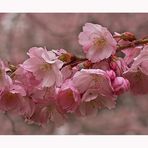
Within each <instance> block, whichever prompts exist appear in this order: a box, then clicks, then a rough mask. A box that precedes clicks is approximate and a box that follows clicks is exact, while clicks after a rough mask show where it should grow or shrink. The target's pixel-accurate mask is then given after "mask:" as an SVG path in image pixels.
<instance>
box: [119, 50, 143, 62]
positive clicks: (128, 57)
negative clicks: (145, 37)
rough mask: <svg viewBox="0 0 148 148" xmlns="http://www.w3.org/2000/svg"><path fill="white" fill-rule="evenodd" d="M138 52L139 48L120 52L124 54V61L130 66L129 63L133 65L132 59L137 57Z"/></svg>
mask: <svg viewBox="0 0 148 148" xmlns="http://www.w3.org/2000/svg"><path fill="white" fill-rule="evenodd" d="M140 51H141V48H140V47H136V48H128V49H125V50H122V52H123V53H124V54H125V57H124V61H125V62H126V64H128V65H130V64H131V63H133V61H134V58H136V57H137V56H138V55H139V53H140Z"/></svg>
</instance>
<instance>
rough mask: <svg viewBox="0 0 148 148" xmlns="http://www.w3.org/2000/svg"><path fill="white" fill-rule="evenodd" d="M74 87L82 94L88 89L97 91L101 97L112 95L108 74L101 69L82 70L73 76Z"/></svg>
mask: <svg viewBox="0 0 148 148" xmlns="http://www.w3.org/2000/svg"><path fill="white" fill-rule="evenodd" d="M73 83H74V86H75V87H76V88H77V89H78V90H79V91H80V93H84V92H85V91H86V90H88V89H90V88H91V89H98V90H99V92H100V93H101V94H103V95H112V92H113V89H112V86H111V81H110V78H109V76H108V74H107V73H106V72H105V71H103V70H101V69H82V70H81V71H78V72H76V74H75V75H74V76H73Z"/></svg>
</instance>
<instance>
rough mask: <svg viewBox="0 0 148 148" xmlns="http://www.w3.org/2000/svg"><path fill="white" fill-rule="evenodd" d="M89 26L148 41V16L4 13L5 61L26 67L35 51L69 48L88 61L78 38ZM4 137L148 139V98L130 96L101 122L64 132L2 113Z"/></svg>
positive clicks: (75, 121)
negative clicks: (29, 54) (138, 136)
mask: <svg viewBox="0 0 148 148" xmlns="http://www.w3.org/2000/svg"><path fill="white" fill-rule="evenodd" d="M86 22H92V23H98V24H101V25H103V26H106V27H107V28H108V29H109V30H110V31H111V32H112V33H113V32H119V33H122V32H124V31H130V32H133V33H135V34H136V36H137V38H142V37H144V36H147V35H148V14H143V13H141V14H140V13H139V14H136V13H127V14H125V13H124V14H120V13H116V14H112V13H105V14H104V13H71V14H70V13H65V14H62V13H60V14H58V13H48V14H40V13H35V14H33V13H31V14H30V13H28V14H21V13H18V14H15V13H8V14H2V13H1V14H0V58H2V59H4V60H7V61H10V62H11V63H13V64H18V63H21V62H23V61H24V60H25V59H26V58H27V56H26V52H27V51H28V49H29V48H30V47H33V46H43V47H47V48H48V49H59V48H64V49H66V50H68V51H71V52H72V53H74V54H77V55H81V56H83V53H82V51H81V47H80V45H79V44H78V34H79V32H80V31H81V30H82V26H83V25H84V24H85V23H86ZM137 85H138V84H137ZM0 134H33V135H36V134H38V135H40V134H43V135H45V134H49V135H51V134H52V135H53V134H62V135H63V134H91V135H92V134H93V135H94V134H95V135H102V134H116V135H117V134H148V96H133V95H132V94H129V93H126V94H124V95H122V96H121V97H119V99H118V101H117V107H116V108H115V109H113V110H111V111H110V110H107V109H104V110H101V111H100V112H98V115H97V116H96V117H87V118H75V117H71V118H69V120H68V121H67V122H66V123H65V124H64V125H62V126H59V127H55V126H54V124H52V123H50V124H49V125H47V126H45V127H39V126H37V125H29V124H26V123H25V122H24V120H23V119H22V118H21V117H20V116H16V115H14V114H11V113H8V114H4V113H0Z"/></svg>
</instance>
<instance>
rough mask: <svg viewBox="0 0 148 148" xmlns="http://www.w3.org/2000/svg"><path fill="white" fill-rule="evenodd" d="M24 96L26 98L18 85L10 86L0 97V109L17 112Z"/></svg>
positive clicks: (22, 89)
mask: <svg viewBox="0 0 148 148" xmlns="http://www.w3.org/2000/svg"><path fill="white" fill-rule="evenodd" d="M24 96H26V92H25V90H24V88H23V87H22V86H21V85H19V83H16V84H11V85H10V86H9V88H5V89H4V90H3V91H2V93H1V95H0V109H1V110H4V111H9V110H17V109H18V108H19V107H20V106H21V99H22V97H24Z"/></svg>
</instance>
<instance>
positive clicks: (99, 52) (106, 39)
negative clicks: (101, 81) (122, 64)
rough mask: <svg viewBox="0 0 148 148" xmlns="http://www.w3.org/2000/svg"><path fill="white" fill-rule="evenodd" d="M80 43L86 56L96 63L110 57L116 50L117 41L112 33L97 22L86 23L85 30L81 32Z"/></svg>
mask: <svg viewBox="0 0 148 148" xmlns="http://www.w3.org/2000/svg"><path fill="white" fill-rule="evenodd" d="M79 43H80V44H81V45H82V46H83V50H84V52H85V53H86V57H87V58H88V59H89V60H91V61H92V62H94V63H95V62H99V61H101V60H103V59H106V58H108V57H110V56H111V55H112V54H114V53H115V51H116V41H115V40H114V39H113V37H112V35H111V33H110V32H109V31H108V30H107V28H105V27H102V26H100V25H97V24H92V23H86V24H85V26H84V27H83V32H81V33H80V34H79Z"/></svg>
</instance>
